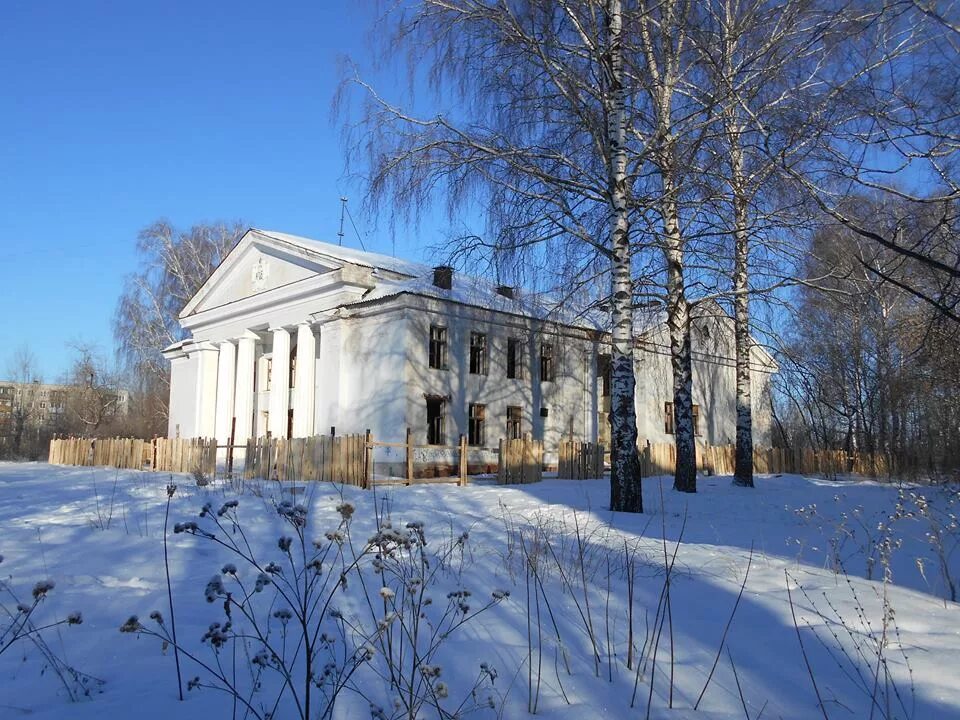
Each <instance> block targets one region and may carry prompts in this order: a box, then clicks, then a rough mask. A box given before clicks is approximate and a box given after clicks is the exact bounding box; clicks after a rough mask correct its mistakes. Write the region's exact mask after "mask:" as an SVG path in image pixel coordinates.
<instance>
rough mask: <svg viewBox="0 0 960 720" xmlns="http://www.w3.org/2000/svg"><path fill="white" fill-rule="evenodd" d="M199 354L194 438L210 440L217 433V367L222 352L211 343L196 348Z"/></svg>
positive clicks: (201, 344)
mask: <svg viewBox="0 0 960 720" xmlns="http://www.w3.org/2000/svg"><path fill="white" fill-rule="evenodd" d="M193 352H194V353H196V354H197V391H196V400H195V404H194V407H195V408H196V413H197V414H196V424H195V430H194V433H193V437H201V438H209V437H213V436H214V433H215V425H216V417H217V365H218V356H219V355H220V351H219V349H218V348H217V346H216V345H214V344H213V343H210V342H200V343H197V344H196V345H195V346H194V350H193Z"/></svg>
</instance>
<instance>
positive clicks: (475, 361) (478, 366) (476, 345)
mask: <svg viewBox="0 0 960 720" xmlns="http://www.w3.org/2000/svg"><path fill="white" fill-rule="evenodd" d="M470 374H471V375H486V374H487V336H486V335H485V334H483V333H477V332H474V333H470Z"/></svg>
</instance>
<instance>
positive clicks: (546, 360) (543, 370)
mask: <svg viewBox="0 0 960 720" xmlns="http://www.w3.org/2000/svg"><path fill="white" fill-rule="evenodd" d="M555 378H556V372H555V369H554V364H553V345H551V344H550V343H541V345H540V382H553V381H554V379H555Z"/></svg>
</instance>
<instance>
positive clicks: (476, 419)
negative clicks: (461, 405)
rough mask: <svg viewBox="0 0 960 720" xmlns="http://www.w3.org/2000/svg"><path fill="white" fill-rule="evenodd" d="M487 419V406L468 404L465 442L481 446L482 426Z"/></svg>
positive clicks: (482, 439)
mask: <svg viewBox="0 0 960 720" xmlns="http://www.w3.org/2000/svg"><path fill="white" fill-rule="evenodd" d="M486 419H487V406H486V405H480V404H478V403H470V409H469V423H468V428H467V442H468V443H469V444H470V445H483V442H484V430H485V428H484V424H485V422H486Z"/></svg>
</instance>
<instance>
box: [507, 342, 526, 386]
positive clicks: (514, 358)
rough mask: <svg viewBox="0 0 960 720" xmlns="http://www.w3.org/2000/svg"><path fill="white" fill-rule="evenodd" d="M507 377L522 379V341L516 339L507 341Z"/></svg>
mask: <svg viewBox="0 0 960 720" xmlns="http://www.w3.org/2000/svg"><path fill="white" fill-rule="evenodd" d="M507 377H508V378H516V379H520V378H522V377H523V341H521V340H518V339H517V338H509V339H508V340H507Z"/></svg>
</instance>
